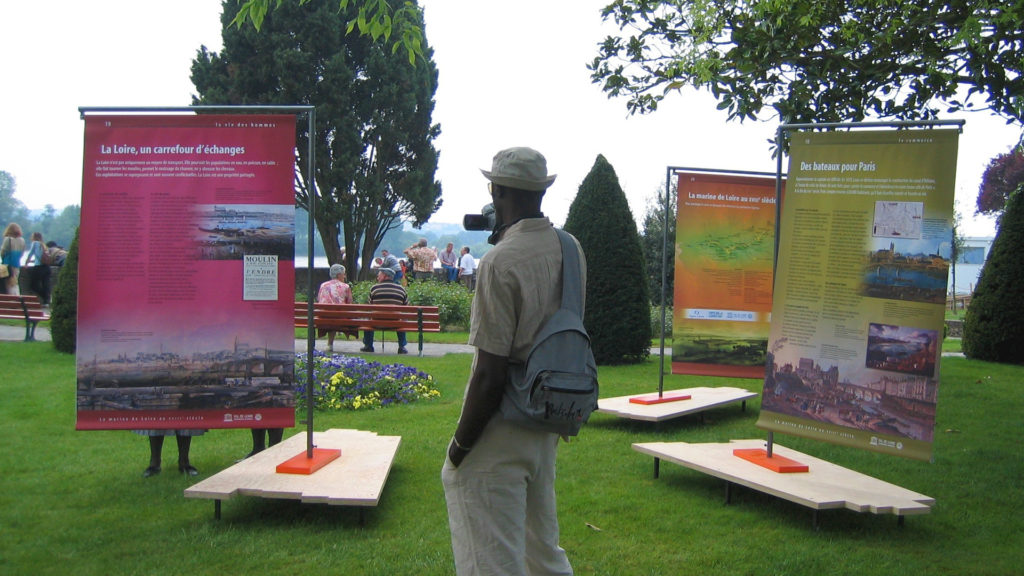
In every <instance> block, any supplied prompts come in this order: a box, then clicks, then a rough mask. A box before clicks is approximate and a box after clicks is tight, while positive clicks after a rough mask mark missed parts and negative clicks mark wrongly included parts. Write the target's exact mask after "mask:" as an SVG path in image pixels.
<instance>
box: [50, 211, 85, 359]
mask: <svg viewBox="0 0 1024 576" xmlns="http://www.w3.org/2000/svg"><path fill="white" fill-rule="evenodd" d="M52 299H53V301H52V302H51V303H50V304H51V308H50V337H51V338H52V339H53V347H54V348H56V349H57V350H58V351H60V352H65V353H67V354H74V353H75V346H76V342H75V340H76V338H77V337H78V229H77V228H76V229H75V239H74V240H72V241H71V247H70V248H68V256H67V258H65V259H64V265H63V266H61V267H60V272H58V273H57V285H56V286H55V287H54V289H53V298H52Z"/></svg>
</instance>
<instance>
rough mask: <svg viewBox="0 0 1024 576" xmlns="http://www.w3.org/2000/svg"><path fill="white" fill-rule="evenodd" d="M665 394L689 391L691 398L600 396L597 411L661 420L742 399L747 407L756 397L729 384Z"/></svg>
mask: <svg viewBox="0 0 1024 576" xmlns="http://www.w3.org/2000/svg"><path fill="white" fill-rule="evenodd" d="M663 394H664V395H669V394H689V395H690V399H689V400H679V401H677V402H665V403H663V404H636V403H632V402H630V401H629V399H630V398H632V397H633V396H636V394H634V395H633V396H618V397H615V398H601V399H600V400H598V401H597V411H598V412H603V413H605V414H615V415H616V416H621V417H622V418H629V419H632V420H646V421H649V422H660V421H662V420H671V419H672V418H679V417H680V416H686V415H687V414H693V413H696V412H701V411H704V410H707V409H709V408H714V407H716V406H724V405H726V404H733V403H735V402H742V403H743V408H744V409H745V408H746V403H747V400H748V399H749V398H753V397H755V396H757V393H755V392H751V391H749V390H744V389H743V388H730V387H727V386H726V387H722V388H705V387H698V388H684V389H682V390H669V391H665V392H663ZM645 396H646V395H645Z"/></svg>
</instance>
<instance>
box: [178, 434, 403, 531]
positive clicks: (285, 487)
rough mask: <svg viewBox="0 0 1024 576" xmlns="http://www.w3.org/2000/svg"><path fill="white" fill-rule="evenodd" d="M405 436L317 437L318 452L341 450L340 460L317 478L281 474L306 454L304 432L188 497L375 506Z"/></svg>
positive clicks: (206, 483)
mask: <svg viewBox="0 0 1024 576" xmlns="http://www.w3.org/2000/svg"><path fill="white" fill-rule="evenodd" d="M401 439H402V438H401V436H378V435H377V434H376V433H375V432H365V431H362V430H343V429H331V430H327V431H326V432H314V433H313V445H314V446H315V447H316V448H338V449H341V457H340V458H338V459H337V460H334V461H332V462H331V463H329V464H327V465H326V466H324V467H323V468H321V469H319V470H317V471H316V472H314V473H313V474H308V475H307V474H279V473H277V472H276V471H275V469H276V468H277V465H278V464H280V463H282V462H284V461H285V460H288V459H289V458H291V457H293V456H295V455H296V454H305V452H306V433H304V432H303V433H300V434H296V435H294V436H292V437H291V438H288V439H287V440H285V441H284V442H281V443H280V444H277V445H276V446H272V447H270V448H268V449H266V450H264V451H263V452H260V453H259V454H256V455H255V456H251V457H249V458H246V459H245V460H242V461H241V462H239V463H237V464H235V465H234V466H232V467H230V468H228V469H227V470H224V471H222V472H219V473H217V474H214V475H213V476H211V477H209V478H207V479H206V480H203V481H201V482H198V483H197V484H194V485H193V486H191V487H189V488H187V489H185V497H186V498H209V499H214V500H216V501H217V505H218V507H217V511H218V512H219V510H220V508H219V505H220V501H221V500H226V499H228V498H231V497H233V496H236V495H239V496H256V497H259V498H284V499H293V500H301V501H302V502H309V503H322V504H333V505H340V506H376V505H377V503H378V502H379V501H380V495H381V492H383V490H384V483H385V482H386V481H387V479H388V473H389V472H390V471H391V464H392V462H393V461H394V459H395V453H396V452H398V444H399V442H400V441H401Z"/></svg>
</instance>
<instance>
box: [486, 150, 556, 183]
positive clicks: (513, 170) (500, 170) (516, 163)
mask: <svg viewBox="0 0 1024 576" xmlns="http://www.w3.org/2000/svg"><path fill="white" fill-rule="evenodd" d="M480 172H481V173H483V175H484V178H487V179H488V180H490V181H491V182H493V183H495V184H497V185H499V186H508V187H510V188H518V189H520V190H532V191H536V192H541V191H544V190H547V189H548V187H549V186H551V184H553V183H554V182H555V177H557V176H558V175H557V174H548V161H547V160H546V159H545V158H544V155H543V154H541V153H540V152H537V151H536V150H534V149H533V148H526V147H516V148H506V149H505V150H502V151H500V152H498V153H497V154H495V155H494V160H493V162H492V163H491V169H490V171H488V170H484V169H483V168H481V169H480Z"/></svg>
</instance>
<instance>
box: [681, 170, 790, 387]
mask: <svg viewBox="0 0 1024 576" xmlns="http://www.w3.org/2000/svg"><path fill="white" fill-rule="evenodd" d="M678 192H679V203H678V207H679V208H678V211H677V213H676V243H675V259H676V261H675V289H674V292H673V318H672V373H673V374H697V375H702V376H725V377H731V378H764V366H765V350H766V349H767V347H768V329H769V315H770V314H771V309H772V260H773V252H774V248H775V210H776V208H775V205H776V201H775V195H776V192H775V178H766V177H755V176H741V175H736V174H708V173H698V172H681V173H680V174H679V186H678Z"/></svg>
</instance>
